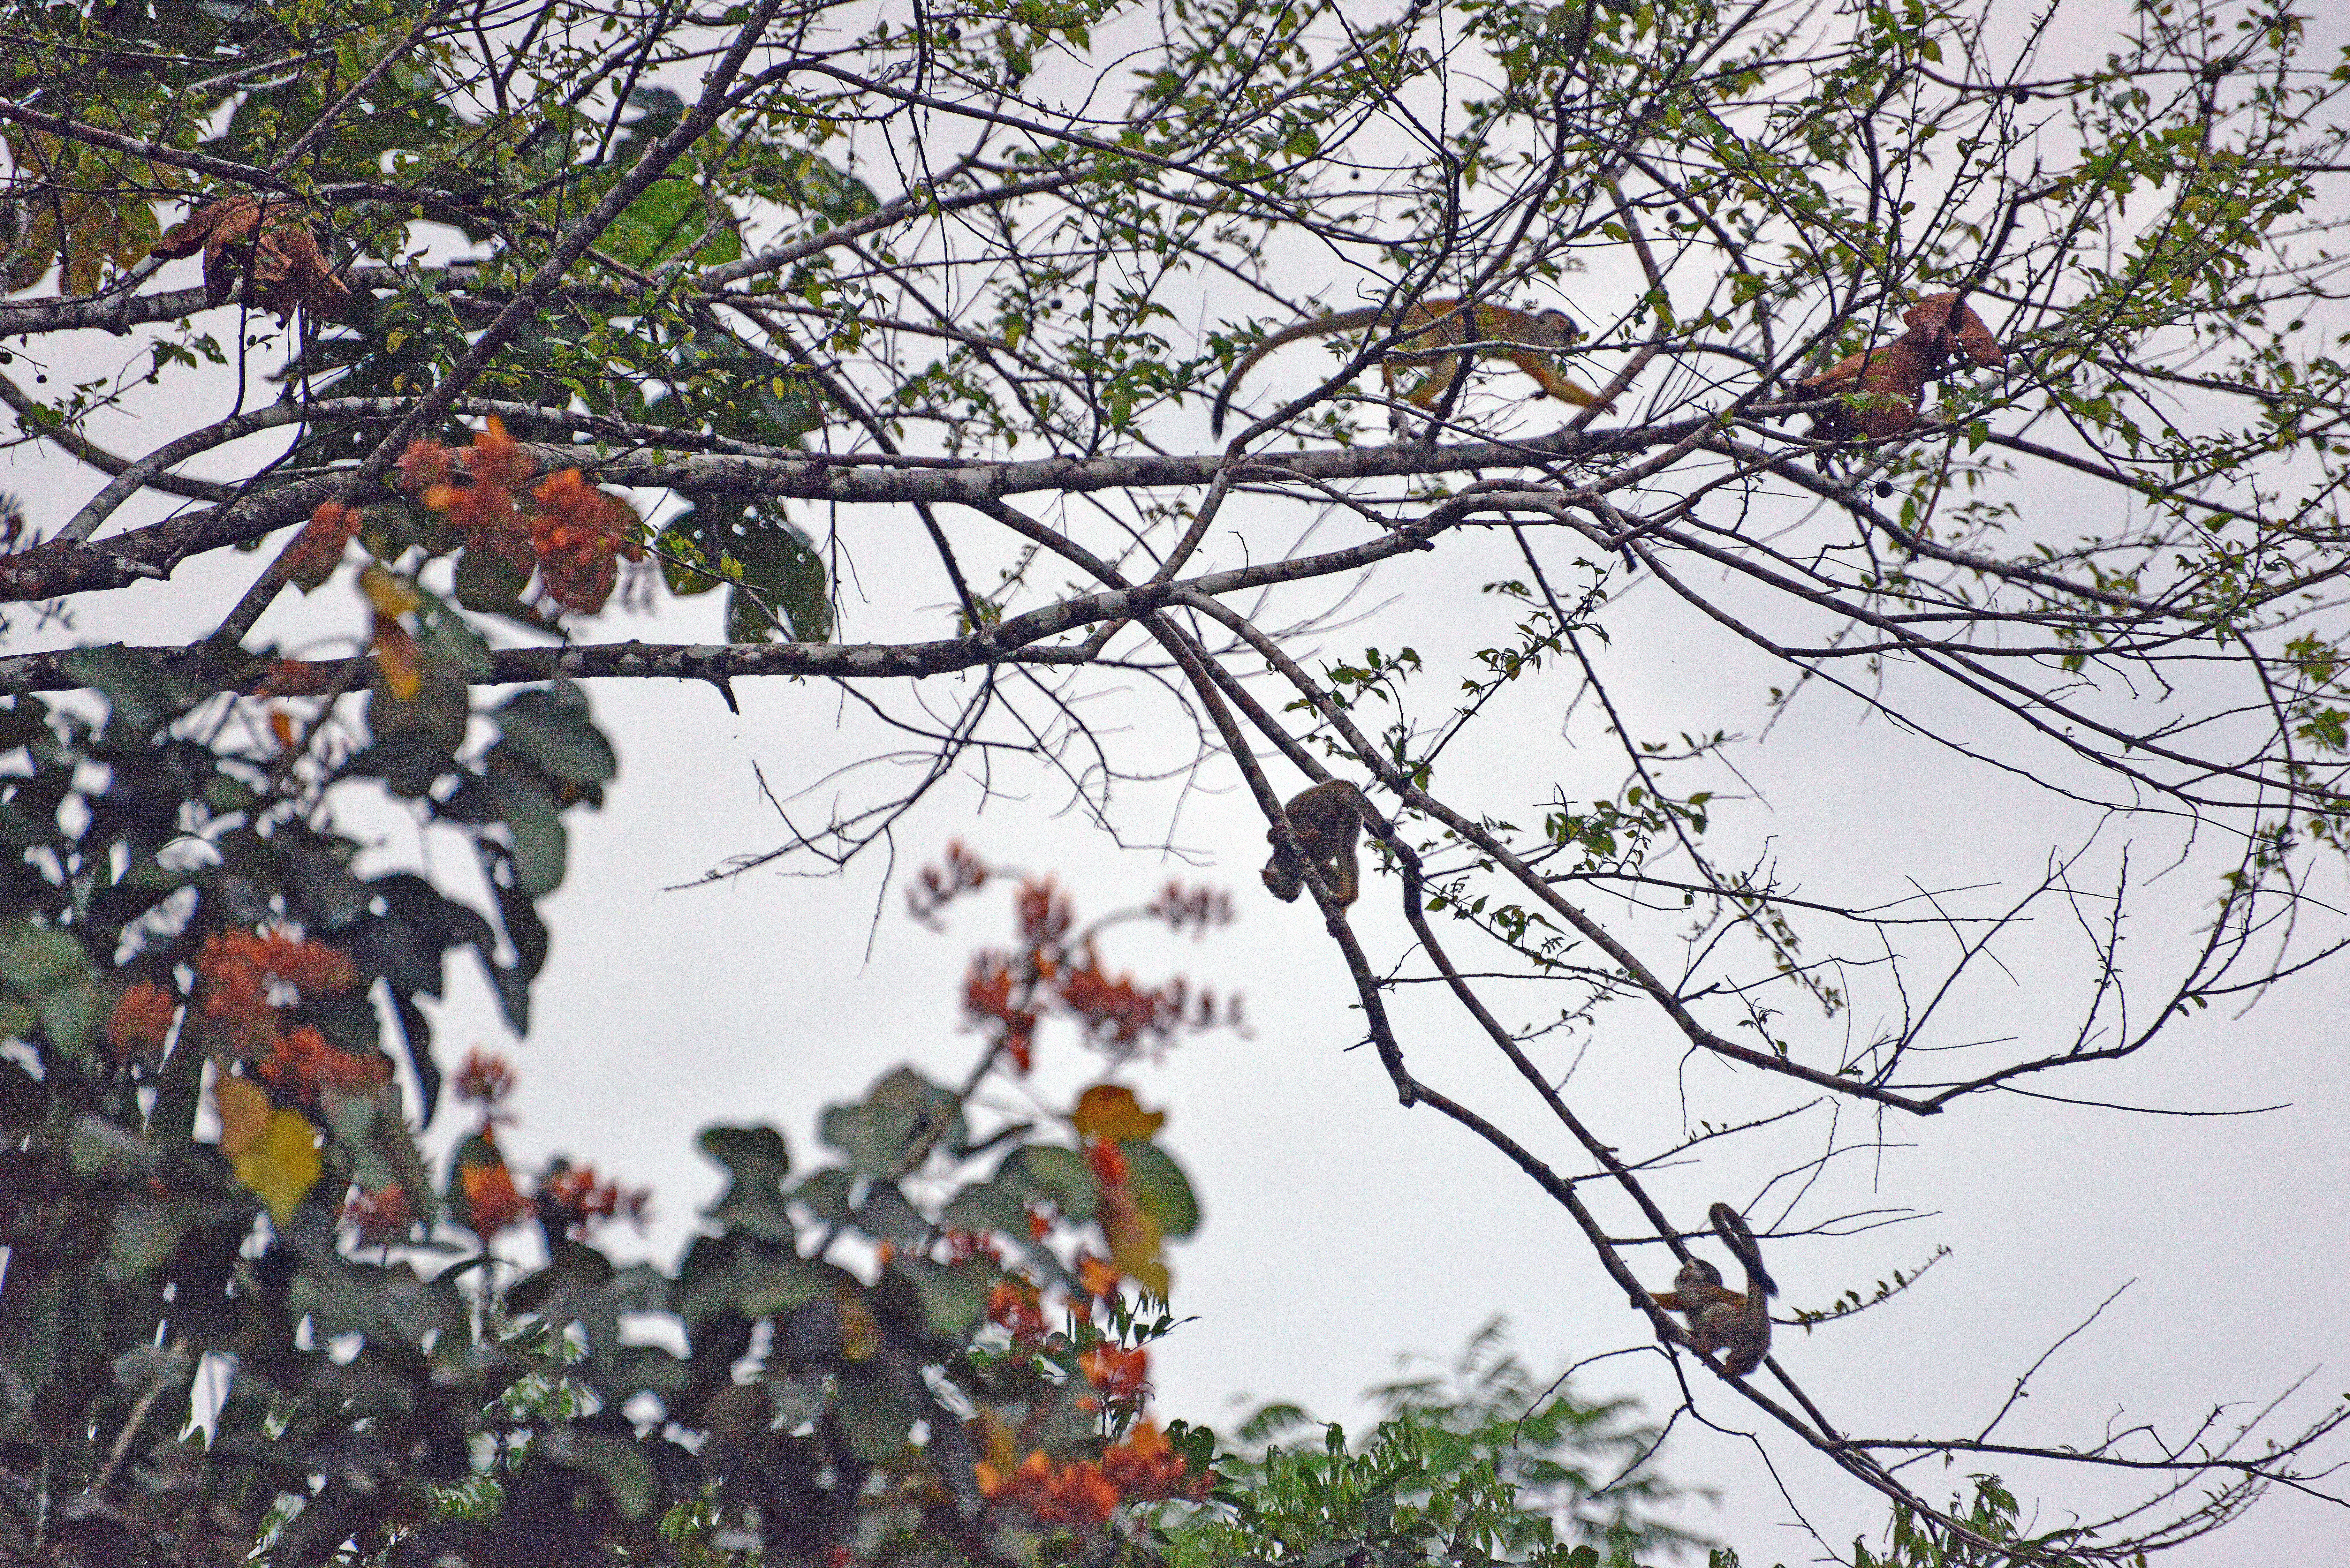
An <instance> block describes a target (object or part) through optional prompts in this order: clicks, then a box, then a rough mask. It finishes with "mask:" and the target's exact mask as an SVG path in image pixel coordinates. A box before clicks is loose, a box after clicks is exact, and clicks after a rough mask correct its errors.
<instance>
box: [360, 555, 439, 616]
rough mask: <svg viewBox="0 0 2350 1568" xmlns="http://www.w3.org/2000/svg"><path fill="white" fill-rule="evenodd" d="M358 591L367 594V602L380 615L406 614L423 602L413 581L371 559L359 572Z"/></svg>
mask: <svg viewBox="0 0 2350 1568" xmlns="http://www.w3.org/2000/svg"><path fill="white" fill-rule="evenodd" d="M359 592H361V593H363V594H365V595H366V596H367V602H368V603H369V604H370V605H372V606H374V607H375V613H376V614H378V615H380V616H395V615H406V614H407V613H408V612H409V611H410V610H412V609H414V608H415V607H417V606H419V605H421V604H422V603H423V602H424V596H423V595H422V594H420V593H418V592H417V591H416V585H415V584H414V583H411V582H410V581H409V580H408V579H407V578H406V577H403V576H399V575H397V574H396V573H392V572H387V571H385V570H384V569H383V568H382V567H381V566H377V565H376V564H375V563H374V562H373V561H369V563H368V564H367V569H366V570H365V571H362V572H361V573H360V574H359Z"/></svg>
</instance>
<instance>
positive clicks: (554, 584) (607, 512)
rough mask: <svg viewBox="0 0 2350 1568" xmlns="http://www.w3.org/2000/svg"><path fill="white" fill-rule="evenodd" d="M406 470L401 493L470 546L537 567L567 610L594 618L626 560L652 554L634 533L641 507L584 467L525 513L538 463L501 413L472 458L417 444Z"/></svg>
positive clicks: (566, 473)
mask: <svg viewBox="0 0 2350 1568" xmlns="http://www.w3.org/2000/svg"><path fill="white" fill-rule="evenodd" d="M398 467H399V470H400V488H402V489H403V490H405V491H407V492H408V493H409V494H410V495H411V496H414V497H415V498H416V500H417V501H418V502H420V503H421V504H422V505H423V506H424V508H425V509H426V510H427V511H430V512H437V513H439V514H441V515H442V517H444V518H445V519H447V521H448V522H449V524H450V525H451V526H452V527H453V528H455V529H456V530H457V532H458V533H459V534H461V535H463V537H464V541H465V548H466V549H468V550H479V551H483V552H484V553H486V554H487V555H489V556H492V557H494V558H495V559H496V560H498V561H501V562H503V563H504V564H505V565H507V566H512V567H515V568H516V569H517V570H522V571H527V570H529V569H530V568H531V567H533V566H536V567H537V569H538V574H539V583H540V585H541V586H542V587H544V588H545V589H546V596H547V597H549V598H551V599H553V600H554V601H555V602H556V604H558V605H561V606H562V607H564V608H566V609H569V610H577V611H578V612H579V613H580V614H582V615H594V614H595V613H596V612H597V611H598V610H600V609H602V608H603V607H604V601H605V600H606V599H608V598H609V597H611V594H612V586H613V584H614V583H615V582H616V581H617V580H618V579H619V565H618V563H619V558H620V557H622V556H626V557H627V558H628V559H629V560H631V561H641V560H643V559H644V558H645V552H644V547H643V546H642V545H639V544H638V543H637V541H636V540H635V538H634V537H632V535H633V534H634V532H635V529H636V525H637V514H636V512H635V510H634V509H633V508H631V507H630V506H629V504H628V503H627V502H626V501H623V500H621V499H620V498H619V496H617V495H614V494H612V493H610V492H608V491H603V490H598V489H597V488H596V486H594V485H592V484H590V483H587V478H586V477H585V476H584V475H583V474H581V473H580V472H579V471H578V470H577V469H576V468H567V469H564V470H562V471H561V472H556V473H552V474H549V475H547V477H546V478H545V479H543V480H540V481H539V482H538V483H537V484H536V485H534V486H532V487H531V489H530V490H529V492H528V498H529V502H530V504H529V506H528V507H527V508H525V506H524V505H523V504H521V502H520V501H518V500H517V499H516V497H517V496H518V495H519V494H520V493H522V492H523V487H524V486H525V484H528V483H530V481H531V479H532V477H533V476H534V475H535V474H536V472H537V465H536V463H535V462H532V460H531V457H530V454H529V453H528V452H525V451H523V450H522V446H521V443H519V442H518V441H515V439H514V438H513V437H512V436H509V435H508V434H506V427H505V422H504V421H503V420H500V419H499V418H498V417H497V416H496V415H495V414H493V415H491V416H490V417H489V419H488V420H487V421H485V422H484V428H483V429H482V431H480V432H479V433H478V434H476V435H475V436H474V437H473V445H472V447H471V448H470V449H468V450H467V451H465V452H463V453H457V452H451V451H450V450H449V449H448V448H446V447H443V446H442V445H441V444H440V443H439V442H438V441H411V442H410V443H409V446H408V451H407V452H405V453H403V454H402V455H401V457H400V462H399V464H398Z"/></svg>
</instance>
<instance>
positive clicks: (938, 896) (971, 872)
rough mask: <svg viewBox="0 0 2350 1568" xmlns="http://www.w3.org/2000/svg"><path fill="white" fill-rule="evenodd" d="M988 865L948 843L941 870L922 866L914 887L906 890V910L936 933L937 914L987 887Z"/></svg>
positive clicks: (956, 844)
mask: <svg viewBox="0 0 2350 1568" xmlns="http://www.w3.org/2000/svg"><path fill="white" fill-rule="evenodd" d="M987 876H988V872H987V865H986V862H984V861H983V860H981V859H980V858H979V857H978V856H976V855H973V854H972V852H971V851H970V850H968V849H965V848H964V847H963V846H962V843H961V842H960V841H957V840H952V839H950V840H949V841H948V843H947V858H946V865H945V867H943V868H941V867H936V866H925V867H922V871H921V875H920V877H919V878H917V880H916V881H915V884H914V886H912V887H910V888H907V889H906V908H907V909H908V910H909V911H910V912H911V914H912V915H913V917H914V919H918V920H920V921H921V922H922V924H924V925H926V926H929V927H931V929H934V930H935V929H938V924H939V919H938V915H939V911H940V910H941V909H944V908H945V907H946V906H947V905H948V904H949V903H951V902H952V901H953V900H954V899H955V898H958V897H960V896H961V895H962V894H964V893H969V892H972V891H974V890H976V889H978V888H984V887H985V886H987Z"/></svg>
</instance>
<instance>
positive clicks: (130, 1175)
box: [66, 1111, 163, 1181]
mask: <svg viewBox="0 0 2350 1568" xmlns="http://www.w3.org/2000/svg"><path fill="white" fill-rule="evenodd" d="M162 1159H163V1152H162V1150H161V1149H159V1148H157V1147H155V1146H154V1145H153V1144H151V1143H149V1142H148V1141H147V1140H146V1139H145V1138H143V1137H140V1136H139V1135H138V1134H137V1133H135V1132H132V1131H131V1130H130V1128H128V1127H118V1126H117V1125H115V1124H114V1123H113V1122H110V1121H108V1120H107V1119H106V1118H105V1117H104V1116H96V1115H93V1114H92V1113H90V1112H88V1111H84V1112H82V1113H81V1114H80V1115H79V1116H76V1117H74V1119H73V1127H72V1128H71V1129H70V1130H69V1131H68V1133H67V1134H66V1165H67V1168H68V1169H70V1170H71V1171H72V1172H73V1173H74V1174H75V1175H76V1176H103V1177H107V1178H109V1179H112V1180H116V1181H130V1180H132V1179H136V1178H138V1177H140V1176H144V1175H145V1174H146V1173H147V1172H149V1171H151V1170H152V1169H154V1168H156V1167H157V1166H158V1165H160V1164H161V1163H162Z"/></svg>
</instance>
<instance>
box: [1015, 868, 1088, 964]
mask: <svg viewBox="0 0 2350 1568" xmlns="http://www.w3.org/2000/svg"><path fill="white" fill-rule="evenodd" d="M1013 907H1014V911H1015V913H1016V918H1017V919H1018V920H1019V921H1020V940H1023V941H1024V942H1026V943H1027V944H1028V945H1029V946H1030V947H1032V948H1042V947H1055V948H1057V947H1060V946H1062V945H1063V944H1064V943H1066V941H1067V940H1069V928H1070V927H1071V926H1073V925H1075V924H1076V919H1077V915H1076V909H1073V908H1071V907H1070V904H1069V900H1068V898H1066V896H1065V895H1064V894H1063V893H1062V892H1061V890H1060V889H1059V888H1055V886H1053V879H1052V878H1051V877H1045V878H1043V879H1042V880H1037V881H1028V882H1023V883H1021V884H1020V897H1019V898H1017V899H1016V900H1014V906H1013Z"/></svg>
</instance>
